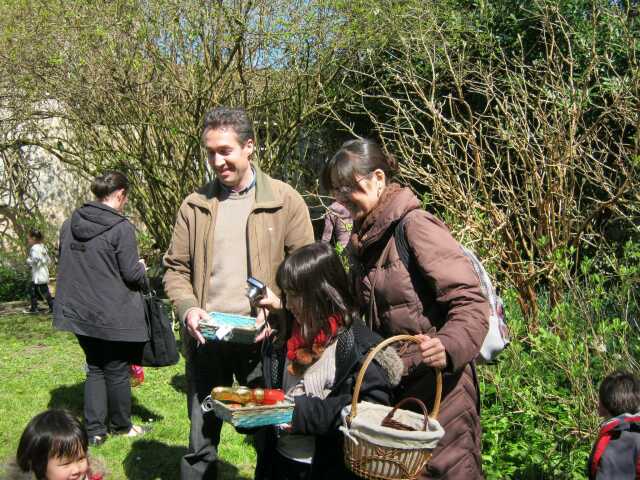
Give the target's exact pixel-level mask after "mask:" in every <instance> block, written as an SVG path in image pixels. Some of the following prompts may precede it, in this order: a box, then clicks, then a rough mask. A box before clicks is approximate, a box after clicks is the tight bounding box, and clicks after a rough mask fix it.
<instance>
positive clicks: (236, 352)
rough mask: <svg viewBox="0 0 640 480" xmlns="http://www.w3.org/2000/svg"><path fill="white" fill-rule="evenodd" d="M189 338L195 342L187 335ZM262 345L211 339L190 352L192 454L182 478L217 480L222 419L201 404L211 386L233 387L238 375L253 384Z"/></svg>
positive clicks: (241, 381) (184, 459) (184, 464)
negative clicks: (251, 380) (252, 380)
mask: <svg viewBox="0 0 640 480" xmlns="http://www.w3.org/2000/svg"><path fill="white" fill-rule="evenodd" d="M185 335H188V334H184V333H183V339H185V341H189V342H193V341H192V339H190V338H186V337H185ZM259 360H260V345H258V344H253V345H241V344H234V343H229V342H223V341H207V343H205V344H204V345H200V346H199V347H194V348H192V349H190V350H189V351H188V352H187V362H186V366H185V373H186V377H187V410H188V413H189V419H190V420H191V430H190V432H189V453H187V454H186V455H185V456H184V457H182V462H181V464H180V478H181V479H182V480H196V479H197V480H200V479H204V480H215V479H216V478H217V475H218V466H217V460H218V445H219V444H220V432H221V430H222V420H220V419H219V418H217V417H216V416H215V415H214V414H213V412H209V413H206V414H203V412H202V409H201V408H200V405H201V403H202V401H203V400H204V399H205V397H206V396H207V395H210V394H211V389H212V388H213V387H217V386H231V385H233V379H234V376H235V379H236V381H237V382H238V383H239V384H240V385H246V386H251V385H250V377H252V376H253V375H254V370H256V368H257V367H258V365H259Z"/></svg>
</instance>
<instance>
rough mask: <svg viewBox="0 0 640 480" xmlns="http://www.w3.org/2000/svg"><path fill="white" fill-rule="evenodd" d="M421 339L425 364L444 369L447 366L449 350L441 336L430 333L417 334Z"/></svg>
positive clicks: (421, 349)
mask: <svg viewBox="0 0 640 480" xmlns="http://www.w3.org/2000/svg"><path fill="white" fill-rule="evenodd" d="M417 337H418V339H419V340H420V346H419V347H420V353H421V354H422V361H423V362H424V364H425V365H428V366H430V367H433V368H439V369H444V368H446V366H447V352H446V350H445V348H444V345H442V342H441V341H440V339H439V338H436V337H430V336H429V335H424V334H422V335H417Z"/></svg>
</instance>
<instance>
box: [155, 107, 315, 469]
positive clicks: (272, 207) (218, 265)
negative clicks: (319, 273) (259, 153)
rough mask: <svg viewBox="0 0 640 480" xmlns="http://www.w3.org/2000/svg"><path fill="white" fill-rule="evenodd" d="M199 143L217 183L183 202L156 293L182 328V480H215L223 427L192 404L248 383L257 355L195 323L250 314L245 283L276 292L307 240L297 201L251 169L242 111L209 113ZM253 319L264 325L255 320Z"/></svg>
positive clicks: (305, 217)
mask: <svg viewBox="0 0 640 480" xmlns="http://www.w3.org/2000/svg"><path fill="white" fill-rule="evenodd" d="M202 138H203V142H204V146H205V148H206V150H207V155H208V161H209V165H210V166H211V168H212V169H214V170H215V173H216V179H215V180H214V181H213V182H210V183H208V184H207V185H205V186H203V187H202V188H200V189H199V190H198V191H196V192H194V193H192V194H191V195H189V196H188V197H187V198H186V199H185V200H184V202H183V203H182V205H181V207H180V210H179V211H178V214H177V219H176V224H175V227H174V231H173V237H172V239H171V244H170V246H169V249H168V251H167V253H166V255H165V257H164V265H165V267H166V268H167V271H166V273H165V276H164V286H165V290H166V292H167V295H168V296H169V298H170V299H171V300H172V302H173V303H174V305H175V307H176V310H177V315H178V318H179V319H180V320H181V321H182V324H183V341H184V343H185V356H186V377H187V388H188V391H187V396H188V397H187V406H188V411H189V418H190V420H191V432H190V436H189V452H188V453H187V455H185V456H184V457H183V459H182V463H181V466H180V473H181V478H182V480H192V479H215V478H216V476H217V456H218V455H217V448H218V444H219V442H220V430H221V428H222V422H221V421H220V420H219V419H217V418H216V417H215V416H213V415H212V414H205V415H203V413H202V410H201V409H200V402H201V401H202V400H203V399H204V397H205V396H206V395H208V394H209V393H210V391H211V389H212V387H214V386H218V385H231V384H232V382H233V377H234V375H235V378H236V380H237V381H238V382H239V383H240V384H241V385H247V384H248V382H249V381H250V377H251V374H252V372H253V371H254V370H255V369H256V367H257V366H258V364H259V356H260V343H256V344H254V345H248V346H247V345H240V344H233V343H227V342H222V341H207V342H205V340H204V338H203V337H202V334H201V332H200V330H199V327H198V323H199V321H200V319H201V318H207V317H208V313H207V312H211V311H219V312H224V313H233V314H240V315H250V314H251V313H255V312H252V307H251V305H250V303H249V300H248V298H247V297H246V295H245V291H246V280H247V277H249V276H253V277H255V278H257V279H259V280H260V281H262V282H263V283H265V284H266V285H267V286H268V287H269V288H270V289H271V290H272V291H274V292H275V295H278V294H279V292H278V290H277V286H276V284H275V276H276V271H277V269H278V266H279V265H280V263H281V262H282V260H284V258H285V256H286V255H287V254H289V253H290V252H292V251H293V250H295V249H297V248H299V247H302V246H304V245H306V244H309V243H311V242H313V240H314V239H313V229H312V226H311V220H310V218H309V211H308V209H307V206H306V204H305V203H304V200H303V199H302V197H301V196H300V195H299V194H298V193H297V192H296V191H295V190H294V189H293V188H291V187H290V186H289V185H287V184H285V183H283V182H281V181H278V180H275V179H272V178H271V177H269V176H268V175H267V174H265V173H263V172H262V171H261V170H260V169H259V168H258V167H257V166H256V165H254V164H252V163H251V161H250V157H251V155H252V153H253V151H254V148H255V144H254V134H253V128H252V125H251V122H250V121H249V119H248V118H247V115H246V112H245V111H244V110H241V109H228V108H223V107H221V108H216V109H214V110H212V111H211V112H209V113H208V114H207V115H206V117H205V121H204V132H203V136H202ZM270 295H272V294H271V293H270ZM274 298H275V297H274ZM258 318H259V321H262V320H263V316H262V315H261V314H259V316H258ZM184 332H187V335H184Z"/></svg>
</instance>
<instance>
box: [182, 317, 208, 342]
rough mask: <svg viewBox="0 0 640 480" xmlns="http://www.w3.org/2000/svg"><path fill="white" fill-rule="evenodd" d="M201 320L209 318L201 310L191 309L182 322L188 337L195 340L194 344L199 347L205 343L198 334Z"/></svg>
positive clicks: (200, 334)
mask: <svg viewBox="0 0 640 480" xmlns="http://www.w3.org/2000/svg"><path fill="white" fill-rule="evenodd" d="M201 318H202V319H207V318H209V314H208V313H207V312H205V311H204V310H202V309H201V308H192V309H190V310H189V311H188V312H187V316H186V318H185V320H184V323H185V326H186V327H187V332H189V335H191V336H192V337H193V338H195V339H196V342H198V344H200V345H202V344H204V342H205V340H204V337H203V336H202V333H200V319H201Z"/></svg>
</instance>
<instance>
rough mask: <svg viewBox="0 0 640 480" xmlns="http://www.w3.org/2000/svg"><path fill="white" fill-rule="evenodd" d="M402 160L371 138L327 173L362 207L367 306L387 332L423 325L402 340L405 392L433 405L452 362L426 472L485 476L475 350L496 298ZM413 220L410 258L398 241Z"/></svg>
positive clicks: (347, 149) (350, 147)
mask: <svg viewBox="0 0 640 480" xmlns="http://www.w3.org/2000/svg"><path fill="white" fill-rule="evenodd" d="M397 169H398V165H397V162H396V160H395V159H394V158H393V157H392V156H391V155H388V154H387V153H385V152H384V151H383V150H382V148H380V146H379V145H377V144H376V143H375V142H373V141H372V140H366V139H355V140H350V141H348V142H346V143H345V144H343V145H342V147H341V148H340V150H338V152H337V153H336V154H335V155H334V156H333V158H332V159H331V160H330V161H329V163H328V164H327V166H326V168H325V170H324V172H323V176H322V180H323V183H324V186H325V188H327V189H328V190H330V191H332V192H333V194H334V195H335V197H336V200H338V201H339V202H340V203H342V204H343V205H345V206H346V207H347V208H348V209H349V210H350V212H351V214H352V215H353V217H354V226H353V232H352V235H351V243H350V244H349V247H348V251H349V253H350V256H351V261H352V263H353V269H352V271H353V272H354V273H355V277H356V285H357V289H358V292H359V293H358V298H359V303H360V307H361V309H362V310H363V311H365V312H367V314H368V315H367V323H368V325H369V327H370V328H371V329H373V330H374V331H375V332H377V333H379V334H380V335H381V336H382V337H385V338H386V337H390V336H394V335H401V334H408V335H422V337H421V338H422V344H421V345H420V346H418V345H415V344H409V345H399V346H398V347H397V348H398V352H399V353H400V356H401V357H402V360H403V363H404V370H403V372H402V375H403V376H402V381H401V382H400V385H399V387H398V388H396V390H395V392H394V393H395V397H396V400H402V399H403V398H405V397H417V398H419V399H421V400H422V401H423V402H424V403H425V404H426V405H427V407H428V408H429V410H431V408H432V407H433V400H434V395H435V380H434V376H433V371H432V369H431V368H426V367H433V368H440V369H442V371H443V383H444V384H443V398H442V409H441V411H440V416H439V418H438V420H439V421H440V423H441V425H442V426H443V428H444V430H445V436H444V437H443V439H442V440H441V441H440V443H439V444H438V447H437V448H436V449H435V451H434V453H433V456H432V458H431V460H430V461H429V464H428V466H427V467H426V468H425V470H424V471H423V472H422V473H421V476H420V478H421V479H422V480H426V479H436V478H437V479H458V478H464V479H469V480H471V479H478V478H482V476H483V475H482V462H481V454H480V434H481V430H480V415H479V411H478V405H479V394H478V381H477V378H476V374H475V366H474V359H475V358H476V357H477V355H478V352H479V350H480V347H481V345H482V342H483V341H484V338H485V336H486V334H487V330H488V326H489V325H488V318H489V304H488V302H487V300H486V298H485V297H484V295H483V294H482V290H481V289H480V283H479V279H478V276H477V275H476V273H475V271H474V270H473V267H472V265H471V263H470V262H469V261H468V260H467V258H466V256H465V254H464V253H463V251H462V249H461V248H460V245H459V244H458V242H456V241H455V240H454V238H453V237H452V236H451V234H450V233H449V229H448V228H447V226H446V225H445V224H444V223H442V222H441V221H440V220H439V219H437V218H436V217H434V216H433V215H431V214H429V213H427V212H425V211H424V210H422V209H421V208H420V202H419V200H418V199H417V198H416V196H415V195H414V194H413V193H412V192H411V190H410V189H408V188H403V187H402V186H400V185H399V184H397V183H393V182H391V181H390V180H391V177H392V176H393V174H394V173H395V172H396V171H397ZM397 228H402V229H403V230H404V235H403V237H404V239H405V240H406V243H408V245H407V249H408V251H409V253H410V257H409V265H408V268H405V266H404V263H403V260H402V258H401V257H400V255H399V253H398V249H397V248H396V239H395V233H396V231H397V230H396V229H397Z"/></svg>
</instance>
